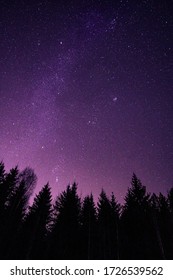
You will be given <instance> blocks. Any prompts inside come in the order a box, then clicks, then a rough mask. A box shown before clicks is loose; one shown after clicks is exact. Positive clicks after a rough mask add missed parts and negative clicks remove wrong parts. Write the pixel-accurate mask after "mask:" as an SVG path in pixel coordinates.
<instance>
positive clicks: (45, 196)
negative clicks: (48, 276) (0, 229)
mask: <svg viewBox="0 0 173 280" xmlns="http://www.w3.org/2000/svg"><path fill="white" fill-rule="evenodd" d="M51 200H52V196H51V189H50V187H49V184H46V185H45V186H44V187H43V188H42V190H41V191H40V192H39V194H38V195H36V197H35V198H34V202H33V204H32V206H31V207H29V212H28V214H27V216H26V218H25V221H24V225H23V230H22V240H23V246H24V250H23V256H24V258H26V259H42V258H44V257H46V252H45V249H43V248H44V247H45V246H46V237H47V234H48V232H49V226H50V223H51V219H52V218H51V214H52V204H51ZM23 246H22V247H23Z"/></svg>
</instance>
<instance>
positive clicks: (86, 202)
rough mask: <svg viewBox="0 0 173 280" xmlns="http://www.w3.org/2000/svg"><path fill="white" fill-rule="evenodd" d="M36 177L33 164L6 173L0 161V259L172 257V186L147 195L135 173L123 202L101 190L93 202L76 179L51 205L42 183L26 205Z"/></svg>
mask: <svg viewBox="0 0 173 280" xmlns="http://www.w3.org/2000/svg"><path fill="white" fill-rule="evenodd" d="M36 181H37V178H36V175H35V173H34V171H33V169H31V168H29V167H27V168H25V169H24V170H23V171H22V172H20V171H19V169H18V167H17V166H16V167H15V168H12V169H11V170H10V171H9V172H8V173H7V172H6V171H5V166H4V163H3V162H0V258H1V259H172V258H173V234H172V232H173V188H171V189H170V190H169V192H168V194H167V196H165V195H163V194H162V193H159V195H156V194H152V195H150V194H149V193H147V191H146V187H145V186H143V185H142V183H141V181H140V180H139V179H138V177H137V176H136V175H135V174H133V176H132V181H131V186H130V187H129V188H128V190H127V194H126V196H125V203H124V206H121V205H120V204H119V203H118V202H117V200H116V198H115V196H114V194H113V193H112V194H111V196H110V198H109V197H108V196H107V194H106V192H105V191H104V190H102V191H101V193H100V195H99V198H98V203H97V207H96V205H95V201H94V198H93V195H92V194H91V195H87V196H86V197H84V199H83V201H82V203H81V199H80V198H79V196H78V194H77V185H76V183H74V184H73V185H69V186H67V188H66V190H65V191H63V192H62V193H60V194H59V195H58V197H57V199H56V201H55V204H54V205H52V197H51V188H50V186H49V184H46V185H45V186H44V187H43V188H42V190H41V191H40V192H39V193H38V195H36V196H35V197H34V200H33V203H32V205H31V206H30V205H29V199H30V196H31V194H32V193H33V190H34V188H35V185H36Z"/></svg>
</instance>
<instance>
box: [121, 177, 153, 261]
mask: <svg viewBox="0 0 173 280" xmlns="http://www.w3.org/2000/svg"><path fill="white" fill-rule="evenodd" d="M149 198H150V195H149V194H148V193H147V192H146V187H145V186H143V185H142V183H141V181H140V180H139V179H138V178H137V176H136V175H135V174H133V176H132V181H131V187H130V188H129V189H128V191H127V195H126V197H125V205H124V208H123V212H122V217H121V221H122V222H121V229H122V231H121V243H122V252H123V255H122V256H121V258H125V259H135V258H137V259H147V258H148V257H149V256H150V251H151V248H150V245H151V244H150V236H149V233H148V230H149V228H150V225H151V221H150V215H149Z"/></svg>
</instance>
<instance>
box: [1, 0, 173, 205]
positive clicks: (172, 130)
mask: <svg viewBox="0 0 173 280" xmlns="http://www.w3.org/2000/svg"><path fill="white" fill-rule="evenodd" d="M0 3H1V7H0V10H1V16H0V30H1V31H0V34H1V35H0V54H1V56H0V57H1V59H0V160H3V161H4V163H5V166H6V169H7V170H9V169H10V168H12V167H14V166H15V165H17V164H18V166H19V168H20V170H22V169H23V168H25V167H26V166H30V167H32V168H33V169H34V170H35V172H36V174H37V176H38V183H37V189H36V192H38V190H40V188H41V187H42V186H43V185H44V184H45V183H47V181H49V182H50V185H51V186H52V190H53V194H58V193H59V192H61V191H62V190H64V189H65V187H66V186H67V184H68V183H72V182H73V181H74V180H76V182H77V183H78V190H79V194H81V195H86V194H89V193H90V192H91V191H92V192H93V194H95V195H96V196H97V195H98V194H99V193H100V191H101V188H104V189H105V190H106V192H107V193H108V195H109V194H110V193H111V192H112V191H114V193H115V195H116V197H117V198H118V200H120V201H121V199H122V197H124V195H125V193H126V191H127V187H129V186H130V180H131V177H132V174H133V172H135V173H136V174H137V176H138V177H139V178H140V179H141V181H142V183H143V184H144V185H146V186H147V189H148V191H150V192H156V193H158V192H159V191H161V192H163V193H166V191H167V190H168V189H169V188H171V187H172V186H173V92H172V89H173V84H172V75H171V74H172V72H173V71H172V66H173V63H172V62H171V56H172V34H173V28H172V27H173V23H172V18H171V14H172V6H173V5H172V1H168V0H167V1H165V0H162V1H159V0H155V1H154V0H153V1H149V0H148V1H147V0H145V1H144V0H141V1H139V0H138V1H135V0H134V1H133V0H132V1H127V0H122V1H99V0H95V1H89V0H88V1H87V0H85V1H82V0H81V1H75V0H73V1H70V0H68V1H62V0H57V1H55V0H54V1H53V0H45V1H25V0H16V1H7V0H4V1H2V0H1V1H0Z"/></svg>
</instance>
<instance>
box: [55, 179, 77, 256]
mask: <svg viewBox="0 0 173 280" xmlns="http://www.w3.org/2000/svg"><path fill="white" fill-rule="evenodd" d="M80 210H81V201H80V198H79V196H78V195H77V185H76V183H74V184H73V185H72V186H67V189H66V190H65V191H64V192H62V193H61V194H60V195H59V196H58V197H57V200H56V203H55V219H54V228H53V232H52V239H51V258H55V259H59V258H60V259H77V258H78V257H79V255H80V252H79V251H80V248H79V246H78V243H79V229H80Z"/></svg>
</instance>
